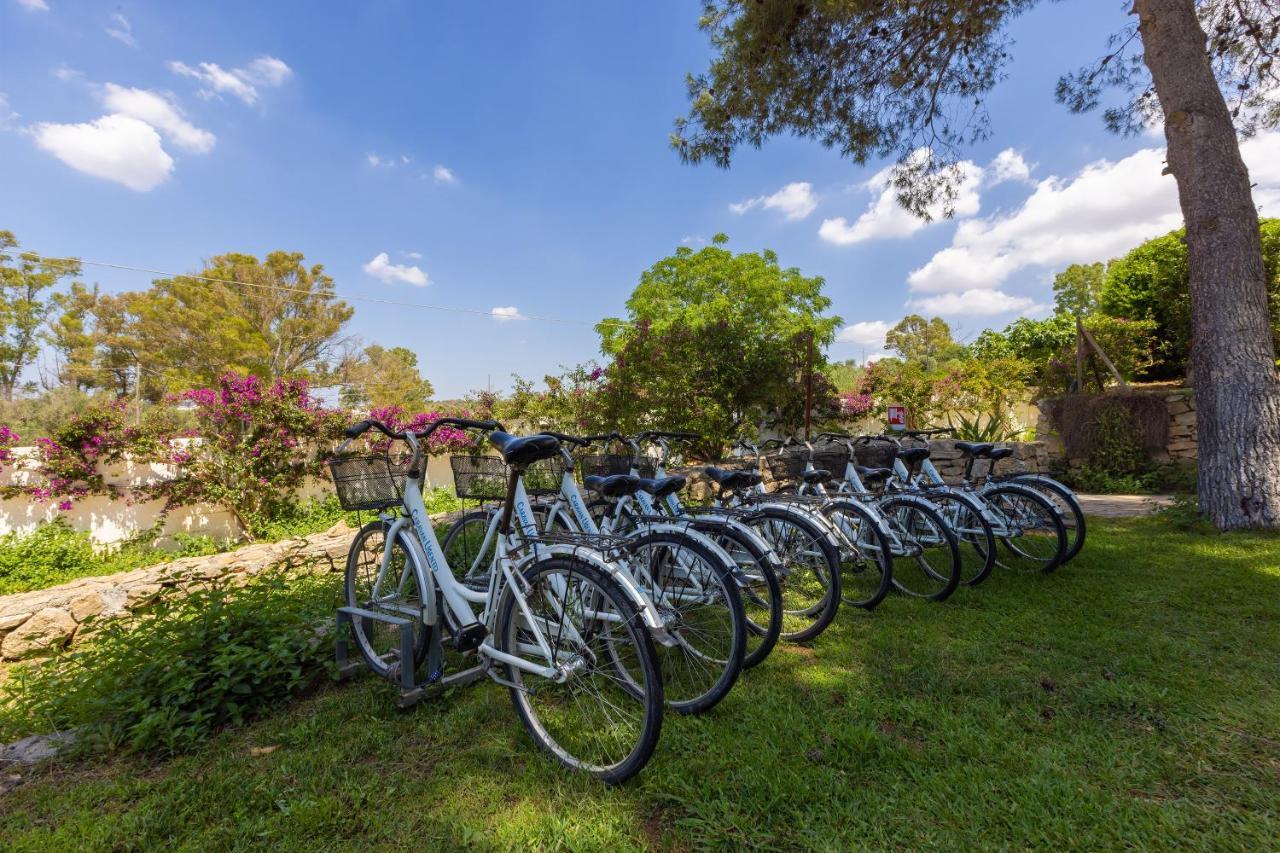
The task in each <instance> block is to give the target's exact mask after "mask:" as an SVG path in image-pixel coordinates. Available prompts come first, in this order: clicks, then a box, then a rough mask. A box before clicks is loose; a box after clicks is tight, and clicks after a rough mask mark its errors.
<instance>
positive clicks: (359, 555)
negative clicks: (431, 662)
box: [342, 519, 430, 681]
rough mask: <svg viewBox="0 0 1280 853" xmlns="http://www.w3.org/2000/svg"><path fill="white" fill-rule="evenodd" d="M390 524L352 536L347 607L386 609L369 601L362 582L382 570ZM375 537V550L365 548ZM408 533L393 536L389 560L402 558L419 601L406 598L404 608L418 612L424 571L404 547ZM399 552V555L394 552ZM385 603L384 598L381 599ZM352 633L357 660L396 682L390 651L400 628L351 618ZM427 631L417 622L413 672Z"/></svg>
mask: <svg viewBox="0 0 1280 853" xmlns="http://www.w3.org/2000/svg"><path fill="white" fill-rule="evenodd" d="M390 526H391V525H390V524H388V523H386V522H385V521H382V520H381V519H376V520H374V521H371V522H369V523H368V524H366V525H364V526H363V527H361V528H360V529H359V530H358V531H357V532H356V535H355V537H354V538H353V539H352V540H351V545H350V546H349V547H348V549H347V563H346V568H345V571H344V574H343V586H342V588H343V598H344V600H345V602H346V605H347V606H348V607H359V608H360V609H362V610H367V611H371V612H378V611H380V610H388V608H386V607H383V606H380V605H379V603H378V602H376V601H374V600H372V599H370V598H369V597H368V595H367V594H366V595H362V594H361V593H367V592H368V590H367V589H365V588H364V587H365V586H366V583H365V581H370V583H369V584H368V585H369V586H371V581H372V579H371V578H370V577H369V570H371V569H372V570H373V575H374V576H375V578H376V574H377V573H378V571H379V570H380V569H381V565H382V560H383V557H384V555H385V551H384V548H383V545H384V544H385V541H386V533H387V530H388V529H389V528H390ZM375 535H377V536H379V537H381V540H382V541H381V542H379V543H378V544H377V545H376V546H375V547H372V548H367V549H366V547H365V545H366V543H368V542H369V540H370V539H372V538H373V537H374V536H375ZM406 537H407V534H406V533H405V531H404V530H400V531H398V532H397V533H396V543H395V544H393V545H392V551H391V559H393V560H398V559H403V560H404V561H405V564H404V565H405V570H406V571H410V573H411V574H412V577H413V579H412V584H413V587H412V588H413V589H415V590H417V593H418V598H417V599H413V598H412V597H411V596H406V597H405V600H404V602H403V604H404V606H407V607H410V608H417V609H418V610H419V612H421V607H422V599H421V595H422V590H423V589H425V588H427V585H426V575H425V571H426V570H425V568H424V567H423V566H421V565H420V564H419V563H418V560H417V557H415V556H414V551H413V549H412V548H410V547H409V546H408V544H407V542H408V540H407V538H406ZM397 552H398V553H397ZM383 601H386V599H383ZM388 613H389V615H392V616H397V617H402V618H403V617H404V615H405V614H404V612H403V611H400V610H398V609H397V610H388ZM351 633H352V635H353V638H354V640H355V646H356V650H357V651H358V652H359V653H360V657H361V658H363V659H364V662H365V664H366V665H367V666H368V667H369V669H370V670H372V671H373V672H374V673H375V674H376V675H378V676H380V677H382V678H386V679H389V680H392V681H394V680H396V679H398V678H399V677H400V667H401V666H402V665H403V661H401V660H400V659H399V658H398V656H396V657H395V658H392V648H393V647H394V646H398V643H399V639H400V629H399V628H396V627H393V626H391V625H387V624H386V623H382V622H378V621H377V620H374V619H370V618H368V617H354V618H352V620H351ZM429 636H430V630H429V629H428V628H427V626H426V624H425V623H424V622H423V621H422V620H421V619H418V620H417V624H416V627H415V632H414V649H413V660H412V665H413V667H414V669H415V670H416V669H417V668H418V666H420V665H421V664H422V662H423V661H424V660H425V659H426V656H427V649H428V639H429ZM384 647H387V648H386V650H385V651H383V650H382V649H383V648H384Z"/></svg>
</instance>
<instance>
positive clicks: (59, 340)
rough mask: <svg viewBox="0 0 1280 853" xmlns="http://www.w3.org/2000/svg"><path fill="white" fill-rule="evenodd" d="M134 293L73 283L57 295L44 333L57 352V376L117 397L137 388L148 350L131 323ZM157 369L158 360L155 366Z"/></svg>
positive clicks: (79, 386)
mask: <svg viewBox="0 0 1280 853" xmlns="http://www.w3.org/2000/svg"><path fill="white" fill-rule="evenodd" d="M132 299H133V295H132V294H127V293H126V294H119V295H112V294H108V293H103V292H102V291H101V290H100V289H99V288H98V286H97V285H94V286H93V288H92V289H90V288H88V287H85V286H84V285H83V284H80V283H79V282H72V284H71V287H70V289H69V290H68V291H67V292H66V293H57V294H54V296H53V301H54V304H55V305H56V306H57V308H58V313H57V315H56V316H55V317H53V318H51V319H50V321H49V331H48V333H47V334H46V338H47V340H48V342H49V344H50V345H51V346H52V347H53V351H54V352H55V353H57V355H58V357H59V371H58V377H59V380H60V381H61V382H62V383H64V384H67V385H72V386H74V387H75V388H77V389H81V390H105V391H109V392H111V393H113V394H115V396H117V397H125V396H128V395H129V394H131V393H132V392H133V387H134V384H135V383H136V382H137V378H138V373H139V365H140V363H141V362H142V361H143V360H146V361H148V362H152V361H153V360H154V359H152V358H150V357H147V356H146V354H144V352H143V350H142V347H140V346H139V344H138V341H137V339H136V338H135V337H134V336H133V333H132V330H131V328H130V318H129V314H128V307H129V305H130V303H131V300H132ZM153 366H154V367H156V368H158V367H159V366H160V365H158V364H156V365H153Z"/></svg>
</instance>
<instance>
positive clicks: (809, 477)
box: [800, 468, 831, 485]
mask: <svg viewBox="0 0 1280 853" xmlns="http://www.w3.org/2000/svg"><path fill="white" fill-rule="evenodd" d="M800 476H801V477H802V478H803V479H804V481H805V482H806V483H808V484H810V485H814V484H815V483H825V482H827V481H828V480H830V479H831V472H830V471H828V470H826V469H825V468H817V469H814V470H813V471H805V472H804V473H803V474H801V475H800Z"/></svg>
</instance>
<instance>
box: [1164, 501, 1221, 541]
mask: <svg viewBox="0 0 1280 853" xmlns="http://www.w3.org/2000/svg"><path fill="white" fill-rule="evenodd" d="M1156 515H1157V516H1159V517H1160V518H1161V519H1163V520H1164V521H1166V522H1168V523H1169V524H1170V525H1171V526H1172V527H1173V528H1174V529H1176V530H1181V531H1184V532H1186V533H1203V534H1208V533H1217V532H1219V531H1218V529H1217V528H1216V527H1214V526H1213V525H1212V524H1211V523H1209V521H1208V520H1207V519H1206V518H1205V517H1204V516H1203V515H1201V514H1200V504H1199V501H1198V500H1197V499H1196V496H1195V495H1177V496H1175V497H1174V499H1173V503H1171V504H1169V505H1168V506H1165V507H1161V508H1160V509H1158V510H1157V511H1156Z"/></svg>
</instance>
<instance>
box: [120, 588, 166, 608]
mask: <svg viewBox="0 0 1280 853" xmlns="http://www.w3.org/2000/svg"><path fill="white" fill-rule="evenodd" d="M161 588H162V587H161V586H160V584H158V583H140V584H137V585H136V586H131V587H129V588H128V590H127V591H126V594H125V606H127V607H128V608H129V609H131V610H132V609H133V608H134V607H137V606H139V605H142V604H150V603H151V602H153V601H155V599H156V596H158V595H159V594H160V590H161Z"/></svg>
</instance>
